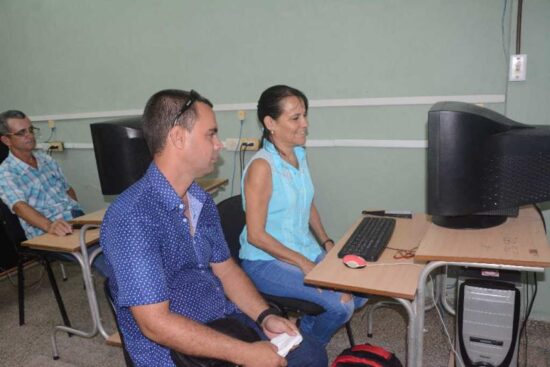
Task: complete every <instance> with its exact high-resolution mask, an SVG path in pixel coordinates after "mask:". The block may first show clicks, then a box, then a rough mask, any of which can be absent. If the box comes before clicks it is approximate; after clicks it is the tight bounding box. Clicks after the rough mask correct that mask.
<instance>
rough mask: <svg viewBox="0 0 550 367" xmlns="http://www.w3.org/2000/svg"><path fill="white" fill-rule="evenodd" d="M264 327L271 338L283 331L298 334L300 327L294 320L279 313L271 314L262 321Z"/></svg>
mask: <svg viewBox="0 0 550 367" xmlns="http://www.w3.org/2000/svg"><path fill="white" fill-rule="evenodd" d="M262 329H263V330H264V333H265V335H267V337H268V338H269V339H272V338H274V337H276V336H277V335H279V334H281V333H287V334H289V335H296V334H297V333H298V328H297V327H296V324H294V323H293V322H292V321H290V320H287V319H285V318H284V317H281V316H277V315H269V316H267V317H266V318H265V319H264V321H263V322H262Z"/></svg>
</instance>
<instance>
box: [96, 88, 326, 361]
mask: <svg viewBox="0 0 550 367" xmlns="http://www.w3.org/2000/svg"><path fill="white" fill-rule="evenodd" d="M217 131H218V128H217V123H216V118H215V115H214V112H213V110H212V104H211V103H210V102H209V101H208V100H206V99H205V98H203V97H201V96H200V95H198V94H197V93H196V92H194V91H191V92H184V91H180V90H165V91H161V92H158V93H156V94H155V95H153V96H152V97H151V98H150V99H149V101H148V102H147V105H146V107H145V111H144V114H143V132H144V136H145V139H146V141H147V144H148V146H149V150H150V151H151V154H152V155H153V162H152V163H151V165H150V167H149V169H148V170H147V172H146V173H145V175H144V177H143V178H142V179H141V180H139V181H138V182H136V183H135V184H134V185H132V186H131V187H130V188H129V189H127V190H126V191H125V192H123V193H122V194H121V195H120V196H119V197H118V198H117V200H116V201H115V202H113V203H112V204H111V206H110V207H109V209H108V210H107V213H106V214H105V218H104V221H103V225H102V227H101V246H102V247H103V250H104V253H105V255H106V257H107V263H108V264H109V265H110V266H111V267H112V277H111V278H110V279H109V284H110V288H111V293H112V295H113V299H114V303H115V307H116V308H117V319H118V324H119V328H120V330H121V332H122V336H123V338H124V342H125V344H126V347H127V350H128V352H129V354H130V356H131V357H132V360H133V362H134V364H135V365H137V366H153V365H154V366H174V365H175V362H174V360H172V357H171V351H172V353H174V352H178V353H181V354H184V355H188V356H199V357H206V358H210V359H216V360H222V361H229V362H231V363H233V364H237V365H241V366H247V367H255V366H257V367H272V366H273V367H274V366H287V365H289V366H296V367H298V366H300V367H304V366H311V367H324V366H326V365H327V356H326V352H325V350H324V348H323V347H322V346H321V345H320V344H318V343H316V342H314V341H312V340H310V339H304V341H303V342H302V344H301V345H300V346H299V347H298V348H297V349H295V350H294V351H292V352H290V354H289V355H288V356H287V358H286V359H285V358H283V357H280V356H279V355H278V354H277V348H276V347H275V346H274V345H273V344H271V343H269V342H268V339H271V338H273V337H274V336H276V335H278V334H280V333H283V332H287V333H289V334H291V335H292V334H294V335H295V334H296V333H297V328H296V325H294V323H292V322H290V321H289V320H287V319H284V318H282V317H280V316H279V315H277V314H276V313H275V312H273V311H272V309H270V308H269V307H268V305H267V303H266V302H265V301H264V300H263V298H262V297H261V296H260V295H259V293H258V292H257V291H256V289H255V288H254V286H253V284H252V282H251V281H250V279H249V278H248V277H247V276H246V275H245V273H244V272H243V271H242V270H241V268H240V267H239V266H238V265H237V264H236V262H235V261H234V260H233V259H232V258H231V256H230V252H229V249H228V247H227V243H226V242H225V239H224V236H223V233H222V229H221V225H220V220H219V215H218V212H217V209H216V205H215V204H214V202H213V200H212V198H211V197H210V195H208V194H207V193H206V192H205V191H204V190H203V189H202V188H200V186H198V185H197V184H196V183H195V182H194V180H195V179H196V178H198V177H202V176H204V175H206V174H208V173H210V172H212V171H213V169H214V165H215V163H216V161H217V159H218V155H219V151H220V149H221V148H222V144H221V142H220V140H219V138H218V134H217ZM224 318H236V319H238V320H239V321H240V322H242V323H244V324H245V325H247V326H249V327H251V328H253V329H255V330H256V331H257V333H258V334H259V336H260V337H261V338H262V339H263V340H262V341H258V342H245V341H242V340H239V339H237V338H233V337H230V336H228V335H225V334H223V333H220V332H217V331H215V330H214V329H212V328H210V327H208V326H206V325H204V324H206V323H209V322H211V321H213V320H218V319H224ZM252 320H256V322H257V325H256V324H255V323H254V321H252Z"/></svg>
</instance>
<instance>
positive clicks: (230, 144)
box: [223, 138, 239, 152]
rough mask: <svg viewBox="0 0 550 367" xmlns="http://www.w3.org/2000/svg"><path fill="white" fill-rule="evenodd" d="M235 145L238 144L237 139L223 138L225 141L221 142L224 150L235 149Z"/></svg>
mask: <svg viewBox="0 0 550 367" xmlns="http://www.w3.org/2000/svg"><path fill="white" fill-rule="evenodd" d="M237 145H239V139H231V138H229V139H225V142H224V143H223V147H224V148H225V150H229V151H231V152H234V151H236V150H237Z"/></svg>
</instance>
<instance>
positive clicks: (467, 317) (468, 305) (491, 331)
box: [455, 269, 522, 367]
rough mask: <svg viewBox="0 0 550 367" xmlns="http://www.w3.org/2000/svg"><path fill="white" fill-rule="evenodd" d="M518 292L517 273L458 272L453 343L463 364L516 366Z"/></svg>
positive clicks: (494, 366)
mask: <svg viewBox="0 0 550 367" xmlns="http://www.w3.org/2000/svg"><path fill="white" fill-rule="evenodd" d="M521 291H522V282H521V274H520V273H519V272H513V271H502V270H493V269H491V270H485V269H464V270H462V271H461V272H460V274H459V282H458V298H457V299H458V302H457V310H456V322H457V325H456V340H455V341H456V342H455V344H456V351H457V352H458V354H459V356H460V358H461V360H462V364H463V365H464V366H465V367H469V366H485V367H508V366H510V367H514V366H517V363H518V362H517V361H518V347H519V329H520V323H521V315H522V305H521ZM455 365H460V364H458V363H455Z"/></svg>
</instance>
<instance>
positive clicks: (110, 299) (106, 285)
mask: <svg viewBox="0 0 550 367" xmlns="http://www.w3.org/2000/svg"><path fill="white" fill-rule="evenodd" d="M103 292H105V298H107V302H108V303H109V308H110V309H111V312H112V313H113V317H114V318H115V324H116V328H117V330H118V334H119V336H120V343H121V344H122V353H123V354H124V362H126V367H134V362H133V361H132V358H131V357H130V354H129V353H128V351H127V350H126V344H125V343H124V335H122V333H121V332H120V328H119V327H118V319H117V318H116V306H115V304H114V302H113V296H112V295H111V288H109V278H105V281H104V282H103Z"/></svg>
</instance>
